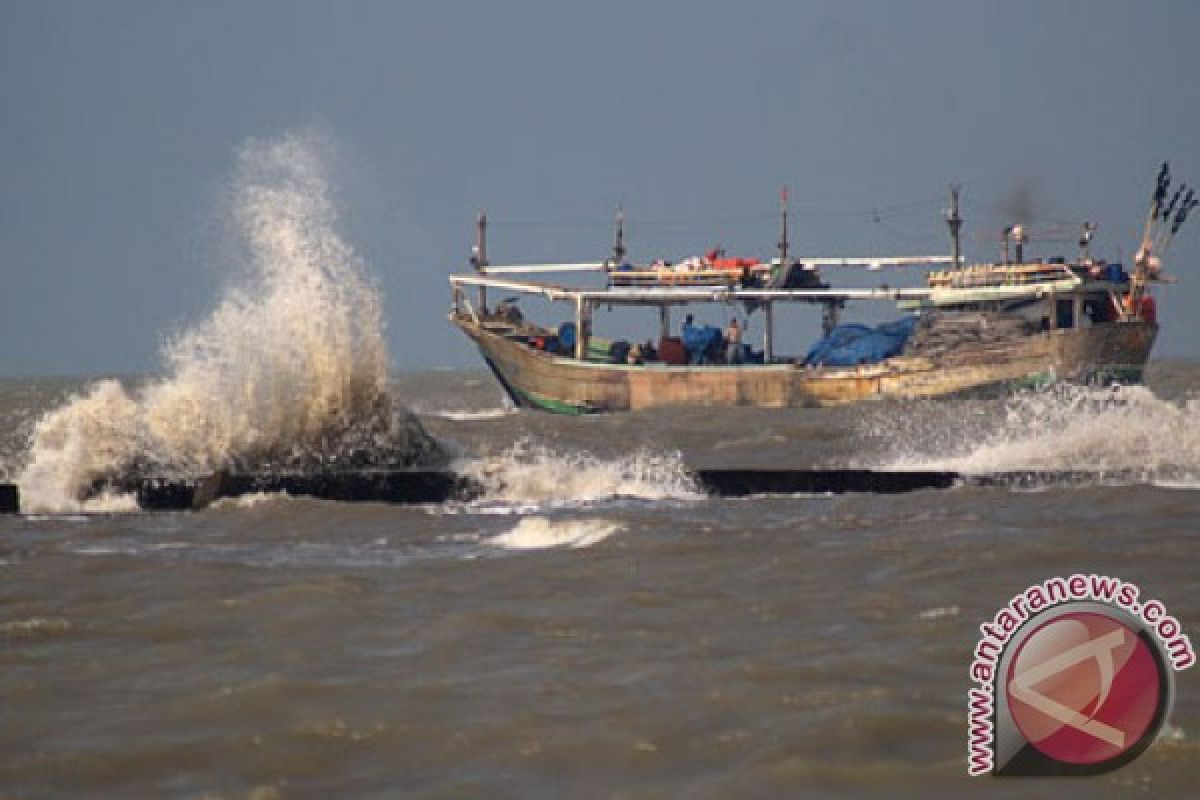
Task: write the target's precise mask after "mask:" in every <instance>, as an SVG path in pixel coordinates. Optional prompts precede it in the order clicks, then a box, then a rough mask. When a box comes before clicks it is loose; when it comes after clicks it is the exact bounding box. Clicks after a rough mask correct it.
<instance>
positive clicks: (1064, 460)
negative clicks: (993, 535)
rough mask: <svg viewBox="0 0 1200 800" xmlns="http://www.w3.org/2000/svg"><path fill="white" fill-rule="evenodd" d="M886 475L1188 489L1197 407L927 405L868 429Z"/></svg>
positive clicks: (1127, 393) (1087, 396)
mask: <svg viewBox="0 0 1200 800" xmlns="http://www.w3.org/2000/svg"><path fill="white" fill-rule="evenodd" d="M870 427H871V428H872V432H873V434H874V435H876V436H879V437H882V438H883V439H884V440H886V441H887V442H888V444H889V449H890V453H891V454H890V456H889V457H888V459H887V460H888V463H887V466H888V467H889V468H892V469H939V470H943V469H944V470H955V471H959V472H966V473H985V472H999V471H1005V470H1087V471H1100V470H1114V471H1115V470H1123V471H1128V472H1131V473H1136V474H1139V475H1142V476H1143V477H1144V478H1145V479H1146V480H1148V481H1157V480H1162V481H1165V482H1168V483H1171V484H1173V485H1177V486H1187V485H1189V484H1191V483H1194V479H1195V478H1200V397H1196V396H1189V397H1185V398H1182V399H1180V400H1179V401H1176V402H1172V401H1168V400H1163V399H1161V398H1159V397H1157V396H1155V394H1154V393H1153V392H1152V391H1150V390H1149V389H1147V388H1146V387H1144V386H1123V387H1115V388H1098V387H1081V386H1055V387H1051V388H1049V389H1046V390H1041V391H1033V392H1025V393H1021V394H1019V395H1016V396H1014V397H1012V398H1010V399H1008V400H1007V401H1006V402H1004V403H1003V404H1002V405H1001V404H995V403H981V404H963V405H949V404H945V403H939V404H930V405H929V406H928V407H926V408H924V409H923V413H913V414H904V415H894V414H893V415H888V418H887V419H886V420H885V419H882V418H875V419H873V420H872V422H871V423H870Z"/></svg>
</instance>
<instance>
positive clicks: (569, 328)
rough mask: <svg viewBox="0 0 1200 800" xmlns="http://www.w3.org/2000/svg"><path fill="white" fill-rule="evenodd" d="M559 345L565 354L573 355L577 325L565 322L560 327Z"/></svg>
mask: <svg viewBox="0 0 1200 800" xmlns="http://www.w3.org/2000/svg"><path fill="white" fill-rule="evenodd" d="M558 344H559V346H560V347H562V349H563V352H564V353H571V352H574V350H575V323H574V322H564V323H563V324H562V325H559V326H558Z"/></svg>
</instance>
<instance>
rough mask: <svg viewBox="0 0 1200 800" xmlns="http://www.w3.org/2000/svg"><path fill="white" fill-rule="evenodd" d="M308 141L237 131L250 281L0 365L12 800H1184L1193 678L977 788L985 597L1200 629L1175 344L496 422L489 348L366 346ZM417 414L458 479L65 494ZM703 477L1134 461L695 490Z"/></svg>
mask: <svg viewBox="0 0 1200 800" xmlns="http://www.w3.org/2000/svg"><path fill="white" fill-rule="evenodd" d="M324 163H325V162H324V161H322V159H321V158H320V155H319V153H317V152H315V151H314V148H313V147H312V146H311V143H308V142H306V141H304V140H303V139H302V138H301V139H297V138H294V137H284V138H282V139H280V140H271V141H258V142H251V143H248V144H247V145H246V146H245V147H244V148H243V150H242V151H241V152H240V154H239V157H238V165H237V168H236V169H235V176H234V178H233V181H232V186H233V188H234V190H235V191H233V192H232V198H233V199H232V200H231V204H232V207H231V214H232V217H233V219H234V220H235V221H236V222H238V223H239V224H240V225H241V227H242V230H243V233H244V238H245V250H246V267H247V269H245V270H242V271H239V272H237V273H236V277H235V278H233V279H231V284H230V286H231V288H230V289H229V290H228V292H227V293H226V294H225V295H223V296H222V298H221V299H220V301H219V302H218V303H217V305H216V307H215V308H214V309H213V311H212V313H211V315H209V316H208V317H206V318H205V319H203V320H201V321H199V322H197V323H196V324H195V325H194V326H192V327H190V328H189V329H187V330H186V331H184V333H183V334H182V335H180V336H177V337H176V338H174V339H172V340H171V341H170V342H169V343H168V345H167V347H166V349H165V351H164V357H163V368H162V370H161V372H160V373H158V374H155V375H152V376H141V377H132V378H130V377H126V378H121V377H119V376H118V377H117V378H111V377H109V376H91V377H87V378H72V379H47V378H41V379H21V378H4V379H0V482H15V483H18V484H19V485H20V488H21V493H22V501H23V503H24V506H23V512H24V513H22V514H20V515H7V516H0V798H5V800H8V799H10V798H164V797H166V798H231V799H232V798H245V799H247V800H271V799H272V798H343V797H344V798H395V797H404V798H410V797H411V798H684V797H686V798H734V797H737V798H741V797H753V798H758V797H762V798H793V797H831V798H875V797H884V798H892V797H914V798H915V797H920V798H959V797H968V796H970V797H974V796H980V797H1054V798H1056V799H1057V800H1065V798H1106V797H1122V798H1123V797H1148V798H1182V797H1190V796H1195V793H1196V788H1195V787H1196V786H1197V785H1198V784H1200V744H1198V743H1200V679H1198V678H1197V675H1198V674H1200V670H1195V669H1193V670H1187V671H1183V672H1180V673H1178V674H1177V675H1175V701H1174V704H1173V708H1172V710H1171V712H1170V714H1169V716H1168V718H1167V720H1166V723H1165V725H1164V726H1163V729H1162V732H1161V734H1160V735H1159V737H1158V739H1157V740H1156V741H1155V742H1154V743H1153V744H1152V745H1151V746H1150V748H1149V749H1148V750H1147V751H1146V752H1145V753H1144V754H1143V755H1141V756H1140V757H1139V758H1138V759H1137V760H1135V761H1133V762H1132V763H1130V764H1128V765H1126V766H1124V767H1122V768H1121V769H1119V770H1116V771H1114V772H1110V773H1108V774H1105V775H1101V776H1096V777H1091V778H1075V779H1062V778H1058V779H1032V778H1031V779H998V778H991V777H979V778H971V777H968V774H967V763H968V762H967V752H968V751H967V735H968V734H967V731H968V719H967V692H968V689H969V688H971V686H972V685H973V684H972V683H971V679H970V675H969V668H970V663H971V660H972V654H973V651H974V648H975V645H976V642H977V640H978V639H979V638H980V635H981V634H980V625H981V623H984V622H987V621H990V620H992V618H993V616H994V615H995V614H996V612H997V610H998V609H1000V608H1002V607H1004V606H1005V605H1006V604H1007V603H1008V601H1009V599H1010V598H1012V597H1013V596H1014V595H1015V594H1017V593H1019V592H1021V591H1022V590H1023V589H1025V588H1026V587H1027V586H1030V585H1031V584H1034V583H1037V582H1040V581H1043V580H1046V579H1049V578H1052V577H1055V576H1069V575H1071V574H1074V573H1084V574H1090V573H1097V574H1102V575H1108V576H1114V577H1119V578H1121V579H1123V580H1126V581H1130V582H1134V583H1136V584H1137V585H1138V586H1139V587H1140V588H1141V590H1142V592H1143V597H1154V598H1157V599H1159V600H1160V601H1161V602H1162V603H1163V605H1164V606H1165V607H1166V608H1167V609H1169V612H1170V613H1171V614H1172V615H1173V616H1175V617H1176V618H1177V619H1178V620H1180V621H1181V623H1182V625H1183V630H1184V632H1186V633H1189V634H1190V635H1191V636H1193V637H1195V636H1196V633H1197V630H1198V628H1197V625H1198V624H1200V587H1198V586H1197V582H1196V574H1197V570H1196V565H1197V556H1196V551H1195V550H1194V549H1193V548H1195V547H1196V546H1197V544H1198V543H1200V536H1198V535H1197V530H1198V529H1200V391H1198V390H1200V363H1197V362H1195V361H1179V360H1175V361H1171V360H1161V361H1153V362H1152V363H1151V364H1150V367H1149V370H1148V373H1147V376H1146V382H1145V385H1143V386H1123V387H1104V388H1099V387H1096V388H1082V387H1062V386H1057V387H1053V386H1052V387H1049V388H1044V389H1039V390H1028V391H1025V392H1021V393H1018V394H1014V395H1009V396H998V397H980V398H974V399H964V398H955V399H941V400H921V401H881V402H877V403H867V404H863V405H858V406H854V407H850V408H840V409H782V410H781V409H664V410H656V411H647V412H637V413H627V414H612V415H597V416H588V417H563V416H555V415H550V414H544V413H540V412H536V411H529V410H518V409H514V408H512V407H511V406H510V405H509V404H507V403H506V401H505V398H504V396H503V394H502V393H501V391H500V389H499V388H498V386H497V385H496V384H495V383H494V381H493V380H492V379H491V377H490V376H489V375H488V374H486V373H485V372H483V371H482V370H464V369H453V370H451V369H446V370H428V371H412V370H403V369H401V370H396V369H394V368H393V367H391V366H390V365H391V361H390V359H389V356H388V354H387V351H386V345H385V339H384V337H383V335H382V332H381V331H382V325H381V320H380V319H379V308H380V306H379V303H378V296H377V293H376V289H375V288H374V286H373V283H372V282H371V281H370V280H369V273H368V270H367V267H366V265H364V264H363V263H362V262H361V260H360V259H359V258H358V257H357V256H356V254H355V253H354V251H353V248H351V247H350V246H349V245H348V244H347V243H346V242H345V241H344V240H343V239H342V238H341V237H340V235H339V234H338V233H337V229H336V225H335V224H334V222H335V217H336V215H335V214H334V213H333V208H332V204H331V203H330V202H329V200H328V197H329V195H328V193H327V188H326V187H327V184H328V175H327V174H326V172H325V171H324V168H323V166H322V165H323V164H324ZM381 398H386V401H387V404H388V405H389V407H390V408H392V409H395V408H401V409H405V410H406V411H405V413H411V414H413V415H415V416H414V417H413V418H411V419H410V418H407V417H404V416H403V415H400V416H397V415H396V414H395V413H392V412H389V413H392V416H389V417H387V418H386V419H383V418H381V417H380V416H379V409H380V408H381V402H382V401H381ZM367 418H370V419H372V420H374V422H372V423H371V424H370V425H366V426H365V427H364V426H359V422H358V420H360V419H367ZM380 419H383V421H382V422H380ZM397 419H400V420H402V422H403V424H401V425H400V426H399V427H396V425H393V422H394V421H395V420H397ZM412 419H415V420H416V421H417V422H418V423H419V427H420V428H421V429H423V430H424V431H425V433H426V434H428V436H429V437H431V439H432V440H433V441H435V442H436V443H437V446H438V448H439V453H440V457H441V458H444V459H447V463H449V464H450V465H452V467H453V468H454V469H456V470H458V471H461V472H463V473H465V474H469V475H472V476H473V477H475V478H476V479H477V480H479V481H480V482H481V483H482V484H483V485H484V486H485V492H484V493H483V495H482V496H480V497H478V498H476V499H474V500H470V501H454V502H447V503H444V504H434V505H418V506H390V505H383V504H374V503H363V504H350V503H338V502H329V501H324V500H319V499H312V498H307V497H291V496H287V495H283V494H259V495H252V496H245V497H241V498H237V499H226V500H222V501H219V502H218V503H216V504H215V505H214V506H212V507H209V508H207V509H204V510H202V511H193V512H179V513H146V512H141V511H139V510H138V509H137V507H136V503H135V501H134V500H133V499H132V498H130V497H129V496H127V495H122V494H121V493H120V492H119V491H115V490H114V491H108V492H101V493H99V494H94V493H92V492H91V489H90V487H92V486H93V484H94V482H95V480H96V479H97V478H98V477H103V476H111V475H113V474H115V473H120V472H121V471H122V470H134V469H141V470H145V469H146V468H147V465H151V466H153V467H155V468H164V469H165V468H170V469H174V470H178V471H181V472H186V473H190V474H198V473H202V472H203V471H204V470H207V469H213V468H217V467H220V466H222V465H228V464H229V463H245V461H246V460H247V459H249V458H251V457H252V456H254V455H255V454H259V455H261V454H263V453H272V454H275V455H278V454H280V453H292V454H295V453H297V452H299V451H306V452H308V453H309V454H311V453H312V452H317V451H320V453H318V454H322V455H323V456H327V457H329V458H336V457H338V454H339V453H341V452H342V450H340V449H339V447H341V445H340V444H339V442H342V443H344V441H345V431H346V430H347V429H348V428H350V429H354V430H359V432H361V431H362V430H367V431H369V432H370V433H371V435H372V436H375V437H376V438H375V439H371V438H370V437H367V438H363V437H361V436H357V434H356V436H357V438H354V437H352V438H353V441H354V445H353V448H351V449H352V450H353V452H354V453H355V454H356V457H361V456H362V453H363V452H364V448H365V449H366V450H369V449H370V447H371V446H372V445H371V442H372V441H375V442H377V443H379V446H380V447H381V448H382V447H384V446H385V445H386V447H388V448H391V449H393V450H394V449H395V448H396V447H404V446H410V445H412V443H413V441H414V439H413V437H412V421H411V420H412ZM331 420H335V421H336V425H334V424H333V423H332V422H331ZM389 420H391V421H389ZM377 423H378V424H377ZM355 426H359V427H357V428H356V427H355ZM334 428H336V429H337V430H336V431H334V430H333V429H334ZM335 433H336V435H335ZM339 436H340V437H342V438H338V437H339ZM380 437H381V438H380ZM331 443H332V444H331ZM322 448H332V450H329V451H323V450H322ZM699 467H781V468H784V467H790V468H801V467H811V468H821V467H831V468H832V467H859V468H864V467H865V468H874V469H897V470H904V469H946V470H955V471H959V472H964V473H989V472H995V471H1006V470H1018V469H1038V470H1083V471H1095V470H1104V469H1120V470H1123V472H1122V473H1121V475H1120V480H1112V479H1109V480H1105V479H1093V480H1086V479H1085V480H1081V481H1076V482H1074V483H1072V484H1070V485H1060V484H1053V485H1037V484H1036V483H1035V484H1034V485H1031V486H1027V487H1024V488H1021V489H1009V488H1001V487H990V488H988V487H981V486H972V485H962V486H958V487H956V488H951V489H944V490H927V491H916V492H912V493H908V494H898V495H872V494H846V495H792V496H760V497H748V498H714V497H709V496H706V495H705V494H703V493H702V492H700V491H698V490H697V488H696V487H695V486H694V485H693V484H692V483H691V481H690V479H689V478H688V470H689V469H692V468H699ZM89 494H90V495H91V496H89Z"/></svg>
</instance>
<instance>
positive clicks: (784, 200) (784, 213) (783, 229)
mask: <svg viewBox="0 0 1200 800" xmlns="http://www.w3.org/2000/svg"><path fill="white" fill-rule="evenodd" d="M779 215H780V223H781V225H780V234H779V265H780V266H782V267H784V268H786V267H787V260H788V237H787V233H788V231H787V224H788V190H787V187H786V186H784V187H783V188H781V189H780V190H779Z"/></svg>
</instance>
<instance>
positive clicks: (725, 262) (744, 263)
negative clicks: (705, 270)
mask: <svg viewBox="0 0 1200 800" xmlns="http://www.w3.org/2000/svg"><path fill="white" fill-rule="evenodd" d="M758 263H759V261H758V259H757V258H714V259H713V260H712V265H713V269H729V270H740V269H746V268H747V267H755V266H758Z"/></svg>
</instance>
